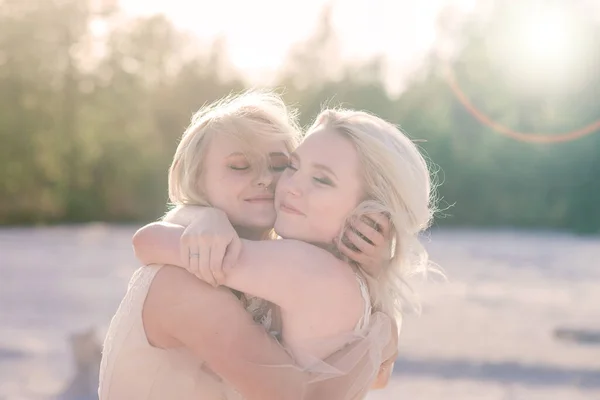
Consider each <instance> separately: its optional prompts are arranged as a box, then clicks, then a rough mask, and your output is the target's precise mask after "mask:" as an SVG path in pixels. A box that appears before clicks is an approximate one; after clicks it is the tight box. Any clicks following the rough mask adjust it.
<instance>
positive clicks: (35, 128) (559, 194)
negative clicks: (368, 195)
mask: <svg viewBox="0 0 600 400" xmlns="http://www.w3.org/2000/svg"><path fill="white" fill-rule="evenodd" d="M539 3H540V2H539V1H535V2H534V1H532V0H522V1H519V2H516V1H495V2H494V1H481V2H478V6H477V7H476V9H475V11H473V12H472V13H470V14H468V15H464V14H458V13H455V12H453V10H452V8H448V9H447V10H446V11H445V12H444V13H442V14H441V16H440V18H439V21H438V32H437V39H436V44H435V46H434V47H433V48H432V49H431V51H430V53H429V54H428V56H427V58H426V60H425V61H424V62H423V64H422V65H421V67H420V68H418V69H417V70H415V71H414V73H413V74H412V75H411V76H410V77H409V78H407V79H404V80H403V84H402V88H392V89H393V90H392V89H390V88H389V87H388V86H387V85H386V83H385V79H384V71H385V65H386V64H385V57H383V56H382V57H378V58H374V59H372V60H369V61H368V62H363V63H349V62H345V61H344V60H342V59H340V57H339V52H338V51H337V46H338V37H337V35H336V31H335V29H334V28H333V26H332V23H331V9H330V8H325V9H324V10H323V11H322V14H321V18H320V22H319V24H318V26H317V29H316V30H315V31H314V32H313V33H312V35H311V37H310V38H308V39H307V40H305V41H304V42H300V43H296V44H294V45H293V46H292V47H291V48H290V51H289V54H288V57H287V61H286V62H285V65H284V66H283V67H282V68H281V70H280V72H279V74H278V76H276V77H274V82H273V86H274V87H277V88H281V90H282V92H283V93H284V95H285V99H286V101H288V102H289V104H291V105H295V106H297V107H299V109H300V112H301V116H302V123H303V124H305V125H306V124H308V123H309V122H310V121H311V119H312V118H313V117H314V116H315V115H316V114H317V112H318V111H319V109H320V108H321V106H322V105H323V104H324V103H325V102H327V104H329V105H332V104H333V105H338V104H342V105H344V106H347V107H353V108H360V109H366V110H369V111H372V112H374V113H376V114H378V115H380V116H381V117H383V118H386V119H388V120H390V121H392V122H394V123H396V124H398V125H400V126H401V127H402V128H403V130H404V131H405V132H406V133H407V134H408V135H409V136H410V137H411V138H413V139H415V140H420V141H421V143H420V145H421V146H422V148H423V149H424V150H425V151H426V152H427V154H428V156H429V157H430V158H431V160H432V161H433V162H434V163H435V164H436V165H437V166H438V167H437V168H436V169H437V170H438V179H439V181H440V183H441V186H440V187H439V194H440V197H441V198H442V199H443V201H442V203H441V207H442V208H445V209H446V210H445V211H444V212H443V217H444V218H440V219H438V220H437V223H436V224H437V225H442V226H445V225H468V226H493V227H498V226H500V227H503V226H513V227H526V228H542V229H545V228H549V229H559V230H568V231H573V232H578V233H594V232H598V231H600V183H599V180H600V134H598V133H596V132H595V130H594V126H593V124H594V123H595V121H596V120H597V119H598V118H600V101H599V100H598V97H597V96H598V94H599V93H600V21H599V20H598V18H597V17H596V15H595V13H593V12H590V9H588V8H587V7H588V5H589V2H583V1H570V2H567V1H560V2H556V1H554V2H546V3H548V4H551V5H552V7H554V8H555V9H557V10H558V13H559V14H560V15H561V16H563V17H565V18H566V19H567V20H568V21H571V22H572V23H571V24H570V26H569V27H570V34H571V40H570V41H569V43H568V46H567V47H568V48H569V52H568V53H564V54H563V56H562V57H559V61H560V62H557V60H556V58H548V59H544V58H543V57H541V56H540V57H537V58H536V59H535V63H533V64H532V63H531V62H528V63H525V61H524V60H530V59H531V55H532V54H533V53H535V51H536V49H538V50H539V49H540V48H556V47H557V46H559V43H558V42H557V41H556V40H553V38H552V37H550V36H548V37H544V35H542V36H539V37H538V39H536V40H537V42H536V43H534V44H533V47H532V46H529V47H527V46H524V45H523V44H524V40H523V37H521V36H520V34H519V29H520V28H519V27H520V26H522V25H523V21H527V18H528V17H530V16H531V15H532V13H533V12H534V11H535V7H538V4H539ZM557 7H558V8H557ZM532 10H533V11H532ZM540 12H542V11H540ZM526 24H527V23H525V25H526ZM361 29H369V27H368V26H365V27H362V28H361ZM547 32H551V31H547ZM274 34H276V32H274ZM388 72H389V71H388ZM454 83H457V84H458V86H457V85H455V84H454ZM247 87H250V84H249V83H248V82H246V81H245V80H244V77H243V71H238V70H236V68H235V67H234V66H233V64H232V63H231V62H230V60H229V59H228V56H227V49H226V42H225V41H224V40H223V39H222V38H216V39H215V40H214V42H213V43H212V44H211V45H210V46H206V45H205V44H201V43H200V42H198V41H197V40H196V39H195V38H194V37H193V35H191V34H190V33H189V32H185V31H183V30H181V29H179V28H178V27H177V26H176V25H174V24H173V23H172V22H171V21H170V20H169V19H168V18H166V17H164V16H161V15H155V16H144V17H136V18H131V17H127V18H126V17H124V16H123V15H122V13H120V12H119V7H118V4H117V3H116V2H108V3H106V2H105V3H104V4H102V6H99V5H98V4H97V2H93V1H91V0H90V1H88V0H26V1H24V0H0V182H1V185H0V224H5V225H15V224H19V225H21V224H40V223H44V224H46V223H52V224H54V223H75V222H87V221H109V222H133V221H148V220H152V219H155V218H157V217H158V216H160V215H161V214H162V213H163V211H164V210H165V207H166V202H167V195H166V194H167V190H166V184H167V179H166V173H167V169H168V166H169V164H170V160H171V157H172V155H173V153H174V150H175V147H176V144H177V140H178V137H179V136H180V135H181V133H182V132H183V130H184V129H185V127H186V126H187V124H188V123H189V120H190V117H191V115H192V113H193V112H194V111H196V110H197V109H198V108H199V107H200V106H202V105H203V104H205V103H206V102H210V101H212V100H215V99H217V98H219V97H221V96H223V95H226V94H228V93H230V92H232V91H239V90H242V89H244V88H247ZM399 89H401V90H399ZM461 96H463V97H461ZM465 96H466V97H465ZM461 99H462V101H461ZM471 106H474V107H476V108H477V110H473V109H470V107H471ZM478 113H482V114H483V115H484V117H482V115H481V114H478ZM477 116H479V119H478V118H477ZM485 118H488V119H489V121H487V123H485V121H482V120H485ZM491 125H495V126H491ZM499 125H502V126H504V127H507V128H510V129H512V130H514V131H516V132H531V134H529V135H515V134H512V136H511V134H510V132H508V131H507V130H506V129H505V131H506V132H504V133H505V134H502V132H499V131H502V129H503V128H498V126H499ZM590 125H592V127H591V128H590V129H588V130H587V131H585V132H576V131H578V130H580V129H581V128H585V127H588V126H590ZM494 128H495V129H494ZM507 132H508V133H509V134H506V133H507ZM569 132H571V134H569ZM565 134H566V136H565ZM544 135H546V136H544Z"/></svg>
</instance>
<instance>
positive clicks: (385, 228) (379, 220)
mask: <svg viewBox="0 0 600 400" xmlns="http://www.w3.org/2000/svg"><path fill="white" fill-rule="evenodd" d="M366 217H367V218H368V219H370V220H371V221H373V222H374V223H375V224H376V225H377V227H379V229H378V231H379V232H380V233H381V234H382V235H383V236H384V237H385V238H386V239H389V235H390V229H391V223H390V219H389V217H388V216H387V215H385V214H383V213H373V214H367V215H366Z"/></svg>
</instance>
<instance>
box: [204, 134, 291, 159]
mask: <svg viewBox="0 0 600 400" xmlns="http://www.w3.org/2000/svg"><path fill="white" fill-rule="evenodd" d="M209 153H210V154H213V155H216V156H223V157H226V156H228V155H230V154H231V153H243V154H247V155H253V156H259V157H264V156H267V155H269V154H270V153H283V154H286V155H287V154H288V153H289V152H288V150H287V147H286V145H285V142H283V141H282V140H267V139H264V138H260V137H258V136H256V135H247V136H246V137H243V138H242V137H238V136H236V135H231V134H226V133H225V134H217V135H214V136H213V137H212V138H211V142H210V145H209Z"/></svg>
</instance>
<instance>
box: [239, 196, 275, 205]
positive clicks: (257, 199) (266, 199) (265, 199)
mask: <svg viewBox="0 0 600 400" xmlns="http://www.w3.org/2000/svg"><path fill="white" fill-rule="evenodd" d="M274 199H275V198H274V196H273V195H272V194H261V195H258V196H254V197H249V198H247V199H245V200H246V201H247V202H249V203H272V202H273V201H274Z"/></svg>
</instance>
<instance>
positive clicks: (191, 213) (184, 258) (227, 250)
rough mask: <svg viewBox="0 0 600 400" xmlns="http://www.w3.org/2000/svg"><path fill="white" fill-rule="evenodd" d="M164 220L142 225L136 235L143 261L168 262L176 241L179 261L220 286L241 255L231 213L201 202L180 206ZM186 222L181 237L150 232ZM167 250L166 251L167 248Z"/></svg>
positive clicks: (134, 243) (179, 264) (134, 242)
mask: <svg viewBox="0 0 600 400" xmlns="http://www.w3.org/2000/svg"><path fill="white" fill-rule="evenodd" d="M163 220H164V221H163V222H155V223H153V224H149V225H146V226H144V227H143V228H141V229H139V230H138V231H137V232H136V233H135V235H134V236H133V240H132V241H133V248H134V252H135V255H136V257H137V258H138V259H139V260H140V261H141V262H142V263H143V264H146V265H147V264H151V263H157V264H165V263H167V264H168V263H169V262H165V261H164V260H169V259H171V256H172V254H169V251H170V250H173V249H174V245H175V244H176V243H178V244H179V248H180V250H179V251H180V255H181V257H180V260H181V262H182V263H177V264H176V265H177V266H181V267H183V268H185V269H186V270H188V271H189V272H190V273H192V274H194V275H196V276H197V277H199V278H200V279H202V280H203V281H205V282H207V283H209V284H211V285H212V286H218V285H219V283H220V282H222V281H223V279H224V274H225V271H226V270H227V269H228V268H230V267H231V266H232V265H233V264H234V263H235V261H236V260H237V258H238V255H239V252H240V250H241V243H240V238H239V236H238V234H237V232H236V231H235V229H234V228H233V226H232V225H231V223H230V222H229V219H228V218H227V215H226V214H225V213H224V212H223V211H221V210H219V209H216V208H211V207H198V206H178V207H176V208H174V209H173V210H171V211H169V213H168V214H167V215H165V217H164V219H163ZM182 226H185V228H184V229H185V230H184V231H183V234H182V235H181V237H180V238H179V240H178V241H176V240H175V237H173V236H172V235H167V236H166V238H167V240H165V242H163V241H161V240H153V239H158V238H157V237H155V236H153V235H152V233H150V235H148V232H153V231H155V230H158V231H159V232H160V230H161V228H166V230H167V231H169V229H172V228H175V227H182ZM163 251H164V252H163Z"/></svg>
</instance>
